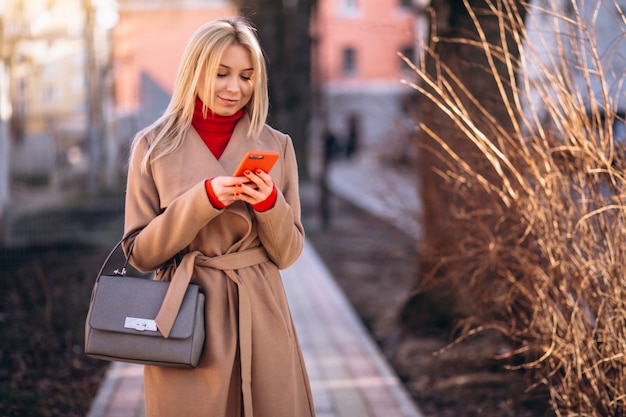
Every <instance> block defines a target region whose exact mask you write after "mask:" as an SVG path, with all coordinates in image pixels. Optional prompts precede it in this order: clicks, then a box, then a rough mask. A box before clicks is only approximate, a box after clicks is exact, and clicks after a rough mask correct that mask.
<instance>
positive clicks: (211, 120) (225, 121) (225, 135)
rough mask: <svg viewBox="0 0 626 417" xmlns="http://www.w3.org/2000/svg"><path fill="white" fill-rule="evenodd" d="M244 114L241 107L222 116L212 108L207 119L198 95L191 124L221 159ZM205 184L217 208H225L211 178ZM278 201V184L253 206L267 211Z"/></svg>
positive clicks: (216, 156) (258, 209)
mask: <svg viewBox="0 0 626 417" xmlns="http://www.w3.org/2000/svg"><path fill="white" fill-rule="evenodd" d="M242 116H243V109H240V110H239V111H237V112H236V113H235V114H233V115H232V116H220V115H219V114H215V113H213V112H212V111H211V110H208V111H207V116H206V119H205V118H204V115H203V114H202V101H201V100H200V99H199V98H197V97H196V103H195V107H194V112H193V119H192V120H191V125H192V126H193V127H194V129H196V131H197V132H198V135H200V138H202V141H203V142H204V143H205V145H206V146H207V147H208V148H209V150H210V151H211V153H212V154H213V155H214V156H215V159H219V158H220V157H221V156H222V153H224V149H226V145H228V141H229V140H230V138H231V137H232V135H233V131H234V130H235V125H236V124H237V121H239V119H241V117H242ZM204 186H205V188H206V192H207V195H208V197H209V201H211V204H213V207H215V208H217V209H224V208H226V206H225V205H224V204H222V202H221V201H220V200H219V199H218V198H217V196H216V195H215V191H214V190H213V186H212V185H211V179H208V180H206V181H205V183H204ZM275 202H276V186H274V189H273V190H272V193H271V194H270V196H269V197H268V198H267V199H266V200H265V201H262V202H260V203H258V204H253V205H252V208H253V209H255V210H256V211H267V210H269V209H271V208H272V207H273V206H274V203H275Z"/></svg>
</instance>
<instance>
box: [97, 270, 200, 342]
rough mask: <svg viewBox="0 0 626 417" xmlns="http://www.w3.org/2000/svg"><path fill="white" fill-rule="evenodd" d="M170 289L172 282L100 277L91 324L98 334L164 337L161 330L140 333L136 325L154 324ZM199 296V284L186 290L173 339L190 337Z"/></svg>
mask: <svg viewBox="0 0 626 417" xmlns="http://www.w3.org/2000/svg"><path fill="white" fill-rule="evenodd" d="M168 287H169V282H164V281H155V280H152V279H146V278H131V277H115V276H101V277H100V279H99V280H98V282H97V283H96V286H95V287H94V294H93V302H92V307H91V317H90V319H89V324H90V326H91V327H92V328H93V329H96V330H102V331H110V332H117V333H139V332H141V333H142V334H144V335H145V336H156V337H163V335H162V334H161V332H160V331H158V330H156V331H152V330H147V329H138V328H137V327H135V325H136V323H138V322H139V323H145V322H146V321H151V320H154V318H155V317H156V315H157V313H158V312H159V309H160V308H161V304H162V303H163V299H164V298H165V293H166V292H167V289H168ZM199 292H200V287H199V286H198V285H196V284H189V286H188V287H187V291H186V292H185V296H184V298H183V302H182V304H181V306H180V310H179V312H178V316H177V317H176V321H175V322H174V326H173V327H172V331H171V332H170V336H169V338H170V339H186V338H188V337H191V335H192V333H193V328H194V321H195V311H196V306H197V302H198V293H199ZM201 296H203V295H201ZM147 328H150V325H149V326H148V327H147Z"/></svg>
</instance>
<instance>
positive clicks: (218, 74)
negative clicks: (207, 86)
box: [217, 72, 228, 78]
mask: <svg viewBox="0 0 626 417" xmlns="http://www.w3.org/2000/svg"><path fill="white" fill-rule="evenodd" d="M227 75H228V74H225V73H220V72H218V73H217V78H224V77H226V76H227Z"/></svg>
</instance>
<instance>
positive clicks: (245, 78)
mask: <svg viewBox="0 0 626 417" xmlns="http://www.w3.org/2000/svg"><path fill="white" fill-rule="evenodd" d="M241 79H242V80H245V81H250V80H251V79H252V77H249V76H247V75H242V76H241Z"/></svg>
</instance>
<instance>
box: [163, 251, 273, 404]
mask: <svg viewBox="0 0 626 417" xmlns="http://www.w3.org/2000/svg"><path fill="white" fill-rule="evenodd" d="M268 260H269V258H268V256H267V252H265V249H263V248H262V247H257V248H252V249H248V250H245V251H241V252H234V253H228V254H225V255H220V256H215V257H208V256H205V255H203V254H202V252H200V251H194V252H190V253H188V254H186V255H185V256H184V257H183V259H182V261H181V262H180V264H179V265H178V266H177V267H176V271H175V272H174V275H173V276H172V281H171V283H170V286H169V288H168V290H167V293H166V294H165V298H164V299H163V304H162V305H161V309H160V310H159V312H158V314H157V316H156V318H155V319H154V321H155V322H156V325H157V327H158V329H159V331H160V332H161V334H163V336H164V337H165V338H167V337H169V335H170V332H171V330H172V326H173V325H174V321H175V320H176V316H177V315H178V310H179V309H180V305H181V303H182V302H183V297H184V296H185V292H186V291H187V286H188V285H189V282H190V281H191V277H192V275H193V271H194V267H195V266H196V265H197V266H202V267H205V268H213V269H218V270H221V271H223V272H224V273H225V274H226V276H228V278H229V279H230V280H232V281H233V282H234V283H235V284H237V287H238V289H239V351H240V358H241V389H242V392H243V401H244V404H243V406H244V411H245V415H246V416H252V415H254V414H253V412H252V397H251V387H252V362H251V358H252V303H251V301H250V293H249V292H248V289H247V287H246V285H245V283H244V282H243V281H241V280H240V278H239V276H238V275H237V274H236V273H235V271H236V270H238V269H242V268H246V267H249V266H253V265H257V264H260V263H263V262H266V261H268Z"/></svg>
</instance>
